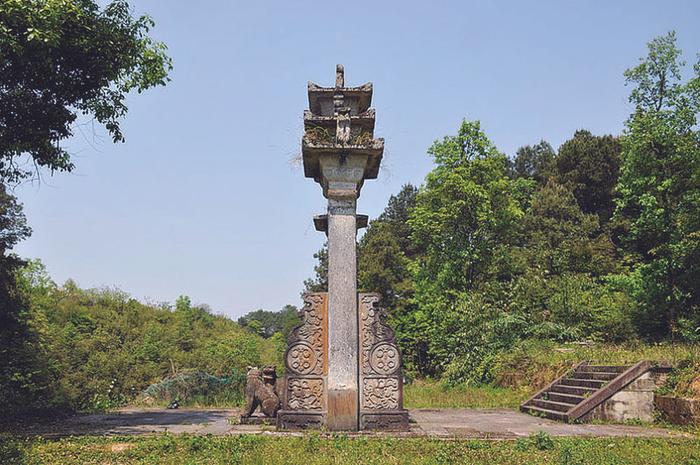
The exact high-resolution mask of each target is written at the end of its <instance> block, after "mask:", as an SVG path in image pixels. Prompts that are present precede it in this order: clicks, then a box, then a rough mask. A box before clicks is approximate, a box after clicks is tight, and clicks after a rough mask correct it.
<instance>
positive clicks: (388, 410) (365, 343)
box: [358, 294, 408, 430]
mask: <svg viewBox="0 0 700 465" xmlns="http://www.w3.org/2000/svg"><path fill="white" fill-rule="evenodd" d="M379 300H380V297H379V294H360V295H359V299H358V303H359V315H358V317H359V323H360V328H359V329H360V360H359V363H360V386H361V392H360V429H394V430H396V429H398V430H406V429H408V412H407V411H406V410H404V408H403V380H402V377H401V353H400V351H399V348H398V346H397V345H396V338H395V336H394V331H393V330H392V329H391V327H390V326H389V325H388V324H387V323H386V321H385V319H386V313H385V311H384V309H382V308H381V307H379V306H378V303H379Z"/></svg>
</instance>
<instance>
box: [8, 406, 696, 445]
mask: <svg viewBox="0 0 700 465" xmlns="http://www.w3.org/2000/svg"><path fill="white" fill-rule="evenodd" d="M239 414H240V411H239V410H238V409H219V410H194V409H179V410H165V409H123V410H120V411H118V412H114V413H108V414H95V415H82V416H77V417H72V418H68V419H63V420H56V421H54V422H50V423H45V424H41V425H36V424H33V425H31V426H29V427H24V428H19V429H15V430H14V431H12V432H14V433H25V434H32V435H34V434H39V435H42V436H46V437H56V436H66V435H86V434H87V435H94V434H97V435H118V434H148V433H163V432H166V431H167V432H170V433H174V434H178V433H189V434H213V435H230V434H249V433H264V434H280V435H282V434H299V433H286V432H285V433H277V432H275V431H274V428H273V427H270V426H255V425H239V424H236V423H237V420H238V415H239ZM410 415H411V421H412V423H411V431H410V432H405V433H383V434H382V435H385V434H391V435H392V436H432V437H445V438H450V437H465V438H503V439H511V438H517V437H523V436H528V435H530V434H531V433H536V432H538V431H546V432H547V433H549V434H550V435H552V436H608V437H610V436H637V437H682V436H686V434H684V433H681V432H678V431H671V430H666V429H662V428H647V427H639V426H626V425H589V424H579V425H569V424H564V423H559V422H555V421H552V420H547V419H543V418H539V417H534V416H531V415H526V414H524V413H520V412H518V411H515V410H508V409H418V410H410ZM361 434H366V433H361ZM375 434H376V433H375Z"/></svg>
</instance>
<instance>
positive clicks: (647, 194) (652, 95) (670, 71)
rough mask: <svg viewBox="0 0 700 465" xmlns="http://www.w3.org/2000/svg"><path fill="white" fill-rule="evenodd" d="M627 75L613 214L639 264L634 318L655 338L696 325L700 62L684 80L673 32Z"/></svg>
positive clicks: (699, 321) (699, 296)
mask: <svg viewBox="0 0 700 465" xmlns="http://www.w3.org/2000/svg"><path fill="white" fill-rule="evenodd" d="M648 49H649V52H648V55H647V56H646V57H645V58H643V59H642V60H641V61H640V63H639V64H638V65H637V66H635V67H633V68H630V69H628V70H627V71H626V72H625V77H626V78H627V83H628V84H631V85H633V86H634V87H633V89H632V92H631V95H630V102H631V103H632V104H633V105H634V112H633V113H632V115H631V116H630V117H629V119H628V120H627V122H626V128H625V133H624V137H623V139H622V167H621V176H620V180H619V183H618V186H617V190H618V192H619V199H618V201H617V215H618V216H619V217H622V218H625V219H627V221H628V224H629V230H628V231H627V232H626V234H625V235H624V245H625V248H626V250H627V251H628V252H629V253H630V254H632V256H633V257H635V258H636V259H637V260H638V261H639V263H640V267H639V269H638V272H639V276H640V285H639V292H638V297H639V300H640V315H639V321H640V322H641V323H642V328H643V331H644V332H645V333H647V334H648V335H649V336H653V337H663V336H666V335H670V336H671V337H673V338H677V337H679V336H682V335H683V334H682V333H681V328H689V329H690V330H691V331H692V332H693V333H695V332H696V331H697V330H698V329H697V328H699V327H700V293H699V292H698V288H697V283H698V282H700V131H699V130H698V119H697V117H698V113H699V112H700V62H698V63H696V64H695V66H694V68H693V73H692V75H691V77H690V79H689V80H687V81H686V82H683V79H682V73H681V70H682V69H683V67H684V65H685V63H684V62H683V61H682V60H681V51H680V50H679V49H678V48H677V47H676V35H675V33H674V32H670V33H669V34H667V35H665V36H661V37H657V38H655V39H653V40H652V41H651V42H650V43H649V44H648Z"/></svg>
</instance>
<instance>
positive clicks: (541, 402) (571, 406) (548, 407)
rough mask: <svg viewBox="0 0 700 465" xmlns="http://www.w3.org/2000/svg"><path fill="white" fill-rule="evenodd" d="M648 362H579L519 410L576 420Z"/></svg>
mask: <svg viewBox="0 0 700 465" xmlns="http://www.w3.org/2000/svg"><path fill="white" fill-rule="evenodd" d="M651 366H652V365H651V363H650V362H648V361H642V362H639V363H636V364H634V365H619V366H618V365H592V364H589V363H588V362H581V363H579V364H578V365H576V366H575V367H574V368H573V369H572V370H571V371H569V372H568V373H566V374H565V375H564V376H562V377H561V378H557V379H556V380H554V381H553V382H552V383H550V384H549V385H548V386H546V387H545V388H544V389H542V390H541V391H539V392H537V393H536V394H535V395H534V396H532V397H531V398H529V399H528V400H527V401H525V403H523V404H522V405H521V406H520V410H521V411H523V412H526V413H530V414H533V415H537V416H542V417H546V418H550V419H552V420H559V421H563V422H566V423H569V422H573V421H576V420H579V419H580V418H581V417H583V416H584V415H586V414H587V413H588V412H590V411H591V410H593V409H594V408H595V407H597V406H598V405H600V404H601V403H603V402H605V401H606V400H607V399H609V398H610V397H612V396H613V395H614V394H615V393H616V392H618V391H620V390H621V389H623V388H624V387H625V386H627V385H628V384H629V383H631V382H632V381H634V380H635V379H637V378H638V377H640V376H641V375H643V374H644V373H646V372H647V371H648V370H649V369H650V368H651Z"/></svg>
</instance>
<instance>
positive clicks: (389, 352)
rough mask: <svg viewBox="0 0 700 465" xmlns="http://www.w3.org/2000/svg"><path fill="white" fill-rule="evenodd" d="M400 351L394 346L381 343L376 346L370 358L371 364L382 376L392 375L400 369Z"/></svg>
mask: <svg viewBox="0 0 700 465" xmlns="http://www.w3.org/2000/svg"><path fill="white" fill-rule="evenodd" d="M399 363H400V360H399V351H398V349H397V348H396V346H394V345H393V344H389V343H386V342H385V343H381V344H377V345H376V346H374V348H373V349H372V352H371V353H370V356H369V364H370V366H371V367H372V369H373V370H374V371H375V372H377V373H379V374H380V375H390V374H392V373H394V372H395V371H396V370H398V368H399Z"/></svg>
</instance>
